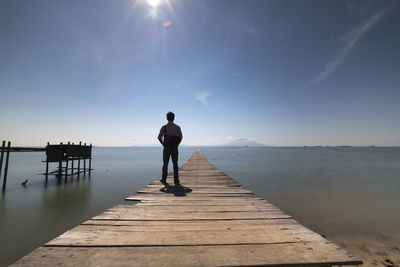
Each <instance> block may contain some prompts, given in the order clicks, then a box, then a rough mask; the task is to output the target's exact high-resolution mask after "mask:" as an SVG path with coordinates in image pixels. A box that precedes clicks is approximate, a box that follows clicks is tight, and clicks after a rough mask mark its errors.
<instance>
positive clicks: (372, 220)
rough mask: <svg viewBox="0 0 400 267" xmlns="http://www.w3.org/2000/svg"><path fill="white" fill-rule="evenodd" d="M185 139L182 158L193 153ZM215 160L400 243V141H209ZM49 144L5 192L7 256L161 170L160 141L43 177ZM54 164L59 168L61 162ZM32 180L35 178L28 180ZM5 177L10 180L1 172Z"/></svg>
mask: <svg viewBox="0 0 400 267" xmlns="http://www.w3.org/2000/svg"><path fill="white" fill-rule="evenodd" d="M194 150H195V148H194V147H182V148H180V158H179V163H180V165H181V164H183V163H184V162H186V160H187V159H189V158H190V156H191V155H192V153H193V152H194ZM201 151H202V152H203V154H204V155H205V156H206V157H207V159H208V160H209V161H210V162H211V163H213V164H214V165H216V166H217V167H218V168H220V169H221V170H223V171H224V172H225V173H226V174H228V175H229V176H231V177H232V178H234V179H236V180H237V181H239V182H240V183H242V184H243V185H244V186H245V187H246V188H248V189H250V190H252V191H253V192H254V193H256V194H258V195H259V196H262V197H264V198H266V199H267V200H268V201H269V202H271V203H273V204H275V205H276V206H278V207H279V208H281V209H282V210H284V211H285V212H287V213H289V214H290V215H292V216H293V217H295V219H297V220H298V221H300V222H301V223H303V224H304V225H306V226H308V227H310V228H311V229H313V230H314V231H316V232H318V233H324V234H326V235H327V236H328V238H329V237H332V238H334V239H340V238H352V237H359V236H361V237H364V238H369V239H383V240H391V241H394V242H397V241H398V243H399V244H400V227H399V226H400V212H399V210H400V209H399V207H400V148H398V147H387V148H381V147H379V148H376V147H374V148H372V147H371V148H369V147H368V148H367V147H364V148H354V147H338V148H325V147H324V148H314V147H313V148H311V147H310V148H303V147H279V148H271V147H248V148H244V147H243V148H242V147H241V148H239V147H204V148H201ZM44 159H45V155H44V152H26V153H12V154H11V158H10V168H9V176H8V183H7V190H6V193H5V194H3V195H2V196H1V200H0V237H1V238H0V265H1V266H3V265H7V264H10V263H12V262H14V261H15V260H17V259H18V258H20V257H22V256H24V255H25V254H27V253H29V252H30V251H32V250H34V249H35V248H37V247H38V246H40V245H42V244H43V243H45V242H47V241H49V240H50V239H52V238H54V237H56V236H57V235H59V234H61V233H63V232H65V231H66V230H68V229H70V228H72V227H74V226H75V225H77V224H79V223H81V222H83V221H84V220H87V219H89V218H91V217H93V216H94V215H96V214H99V213H100V212H102V211H104V210H105V209H106V208H109V207H111V206H113V205H115V204H118V203H123V199H124V198H125V197H126V196H129V195H133V194H134V193H135V192H136V191H137V190H138V189H141V188H143V187H145V186H146V185H147V184H148V183H150V182H151V181H153V180H155V179H158V178H159V177H160V172H161V159H162V157H161V148H156V147H154V148H94V152H93V162H92V166H93V167H94V169H95V170H94V171H93V172H92V175H91V176H90V177H89V176H86V177H82V176H81V178H80V179H79V180H77V179H76V177H74V178H68V181H67V182H64V180H62V181H61V182H58V181H57V179H56V178H55V177H54V176H50V177H49V182H48V183H47V185H46V184H45V183H44V176H41V175H37V174H38V173H42V172H44V167H45V166H44V163H42V162H41V161H42V160H44ZM52 167H54V168H55V167H56V166H55V165H54V166H52ZM26 179H28V180H29V182H28V184H27V186H26V187H24V186H22V185H21V183H22V182H23V181H24V180H26ZM1 182H2V181H1Z"/></svg>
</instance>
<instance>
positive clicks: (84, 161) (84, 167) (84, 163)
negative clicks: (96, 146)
mask: <svg viewBox="0 0 400 267" xmlns="http://www.w3.org/2000/svg"><path fill="white" fill-rule="evenodd" d="M83 145H84V146H85V147H86V143H84V144H83ZM83 174H84V175H86V155H85V157H84V158H83Z"/></svg>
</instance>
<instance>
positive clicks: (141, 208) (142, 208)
mask: <svg viewBox="0 0 400 267" xmlns="http://www.w3.org/2000/svg"><path fill="white" fill-rule="evenodd" d="M276 210H279V209H278V208H277V207H275V206H274V205H272V204H264V205H257V206H255V205H230V206H226V205H213V206H193V205H181V206H179V207H177V206H169V205H168V206H159V205H152V206H149V205H143V204H140V203H139V204H137V205H134V206H131V205H117V206H114V207H112V208H110V209H107V210H106V211H113V212H127V213H132V212H149V213H150V212H151V213H158V212H200V211H212V212H227V211H276Z"/></svg>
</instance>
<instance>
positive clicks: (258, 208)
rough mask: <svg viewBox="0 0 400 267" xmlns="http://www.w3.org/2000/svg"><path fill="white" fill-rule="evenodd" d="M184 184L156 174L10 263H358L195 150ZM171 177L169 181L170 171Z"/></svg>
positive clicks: (184, 168)
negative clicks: (142, 185)
mask: <svg viewBox="0 0 400 267" xmlns="http://www.w3.org/2000/svg"><path fill="white" fill-rule="evenodd" d="M180 179H181V184H182V186H172V185H171V186H168V185H166V186H165V185H163V184H161V183H160V182H159V181H158V180H156V181H154V182H152V183H151V184H149V185H148V186H147V187H146V188H144V189H142V190H139V191H138V192H137V194H135V195H133V196H130V197H128V198H127V199H126V200H129V201H135V202H138V203H136V204H134V205H117V206H114V207H112V208H110V209H108V210H106V211H105V212H103V213H101V214H100V215H98V216H95V217H93V218H92V219H90V220H88V221H85V222H83V223H82V224H80V225H79V226H76V227H75V228H73V229H71V230H69V231H67V232H65V233H64V234H62V235H60V236H58V237H56V238H55V239H53V240H51V241H50V242H48V243H46V244H45V245H43V246H42V247H39V248H38V249H36V250H34V251H33V252H31V253H30V254H28V255H27V256H25V257H23V258H21V259H20V260H18V261H17V262H16V263H15V264H14V265H15V266H332V265H358V264H362V261H360V260H359V259H357V258H356V257H354V256H352V255H350V254H349V253H347V252H346V251H344V250H343V249H341V248H339V247H338V246H336V245H335V244H333V243H331V242H330V241H328V240H327V239H325V238H323V237H321V236H320V235H319V234H317V233H315V232H313V231H311V230H310V229H308V228H306V227H304V226H302V225H301V224H299V223H298V222H297V221H296V220H295V219H293V218H292V217H291V216H290V215H287V214H285V213H283V212H282V211H280V210H279V209H278V208H277V207H275V206H274V205H272V204H270V203H268V202H267V201H266V200H264V199H263V198H261V197H258V196H256V195H255V194H253V193H252V192H251V191H249V190H246V189H245V188H243V186H242V185H240V184H239V183H238V182H236V181H235V180H233V179H232V178H230V177H228V176H227V175H226V174H225V173H224V172H222V171H221V170H219V169H217V168H216V167H215V166H213V165H212V164H211V163H210V162H208V161H207V159H206V158H205V157H204V156H203V155H202V154H201V152H200V151H199V150H196V152H195V153H194V154H193V156H192V157H191V159H189V161H188V162H186V163H185V164H184V165H183V166H182V167H181V168H180ZM169 180H172V179H171V177H169Z"/></svg>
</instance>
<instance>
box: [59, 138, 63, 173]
mask: <svg viewBox="0 0 400 267" xmlns="http://www.w3.org/2000/svg"><path fill="white" fill-rule="evenodd" d="M62 146H63V143H62V142H61V143H60V159H59V161H58V179H61V176H62V157H63V151H62Z"/></svg>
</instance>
